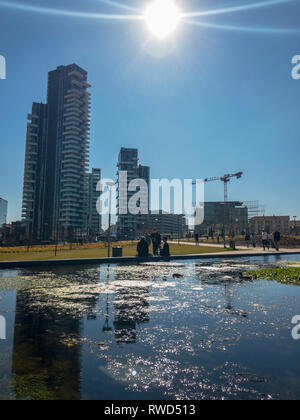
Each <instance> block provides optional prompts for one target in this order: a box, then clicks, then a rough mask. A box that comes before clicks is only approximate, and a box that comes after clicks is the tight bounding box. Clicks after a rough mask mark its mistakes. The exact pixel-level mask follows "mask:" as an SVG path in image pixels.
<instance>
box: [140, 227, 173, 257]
mask: <svg viewBox="0 0 300 420" xmlns="http://www.w3.org/2000/svg"><path fill="white" fill-rule="evenodd" d="M151 244H152V248H153V255H154V256H161V257H165V258H168V257H170V246H169V244H168V238H167V237H165V238H163V246H162V238H161V235H160V233H159V232H158V231H157V229H153V231H152V233H151V234H150V233H146V234H145V235H144V236H142V237H141V239H140V241H139V243H138V245H137V253H138V257H139V258H148V257H150V256H152V255H151V254H150V247H151Z"/></svg>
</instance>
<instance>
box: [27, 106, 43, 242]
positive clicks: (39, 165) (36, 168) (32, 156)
mask: <svg viewBox="0 0 300 420" xmlns="http://www.w3.org/2000/svg"><path fill="white" fill-rule="evenodd" d="M46 139H47V105H44V104H42V103H40V104H38V103H34V104H33V105H32V113H31V114H29V115H28V124H27V136H26V151H25V169H24V186H23V204H22V219H23V220H26V222H27V228H28V232H29V233H30V236H31V237H32V238H43V230H44V225H43V220H44V206H45V204H46V203H45V173H46V156H47V142H46Z"/></svg>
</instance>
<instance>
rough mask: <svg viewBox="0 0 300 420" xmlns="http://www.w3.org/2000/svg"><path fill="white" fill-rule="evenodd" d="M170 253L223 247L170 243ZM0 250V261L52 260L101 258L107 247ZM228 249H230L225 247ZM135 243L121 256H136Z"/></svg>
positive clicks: (104, 254) (216, 250)
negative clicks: (54, 249) (56, 251)
mask: <svg viewBox="0 0 300 420" xmlns="http://www.w3.org/2000/svg"><path fill="white" fill-rule="evenodd" d="M170 250H171V255H188V254H191V255H198V254H211V253H214V252H224V249H223V248H217V247H211V246H210V247H206V246H194V245H178V244H170ZM16 251H17V249H16V250H15V252H1V250H0V261H27V260H54V259H73V258H103V257H107V252H108V251H107V248H103V247H99V248H92V249H82V248H77V249H73V250H63V251H62V250H60V251H58V253H57V256H56V257H55V255H54V251H49V250H45V251H39V252H34V251H33V250H30V251H29V252H23V251H22V252H16ZM227 251H230V249H227ZM136 254H137V253H136V244H132V245H125V246H124V247H123V257H134V256H136Z"/></svg>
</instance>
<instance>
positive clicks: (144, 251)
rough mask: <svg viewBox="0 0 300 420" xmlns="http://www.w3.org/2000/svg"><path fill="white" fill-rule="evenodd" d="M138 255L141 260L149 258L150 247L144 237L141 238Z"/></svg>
mask: <svg viewBox="0 0 300 420" xmlns="http://www.w3.org/2000/svg"><path fill="white" fill-rule="evenodd" d="M137 253H138V257H139V258H148V256H149V246H148V244H147V241H146V239H145V237H144V236H142V237H141V240H140V242H139V243H138V245H137Z"/></svg>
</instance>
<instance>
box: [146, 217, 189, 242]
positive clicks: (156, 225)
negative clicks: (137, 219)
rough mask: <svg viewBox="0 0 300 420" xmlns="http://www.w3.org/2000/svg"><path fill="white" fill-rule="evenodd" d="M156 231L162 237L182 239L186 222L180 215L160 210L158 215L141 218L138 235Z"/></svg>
mask: <svg viewBox="0 0 300 420" xmlns="http://www.w3.org/2000/svg"><path fill="white" fill-rule="evenodd" d="M153 229H157V230H158V231H159V233H160V234H161V235H162V236H172V237H175V238H184V237H185V234H186V233H187V231H188V226H187V220H186V218H185V216H184V215H182V214H170V213H166V212H165V211H162V210H160V211H159V214H149V215H148V216H141V223H140V228H139V231H140V234H143V233H145V232H149V231H150V232H151V231H152V230H153Z"/></svg>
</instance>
